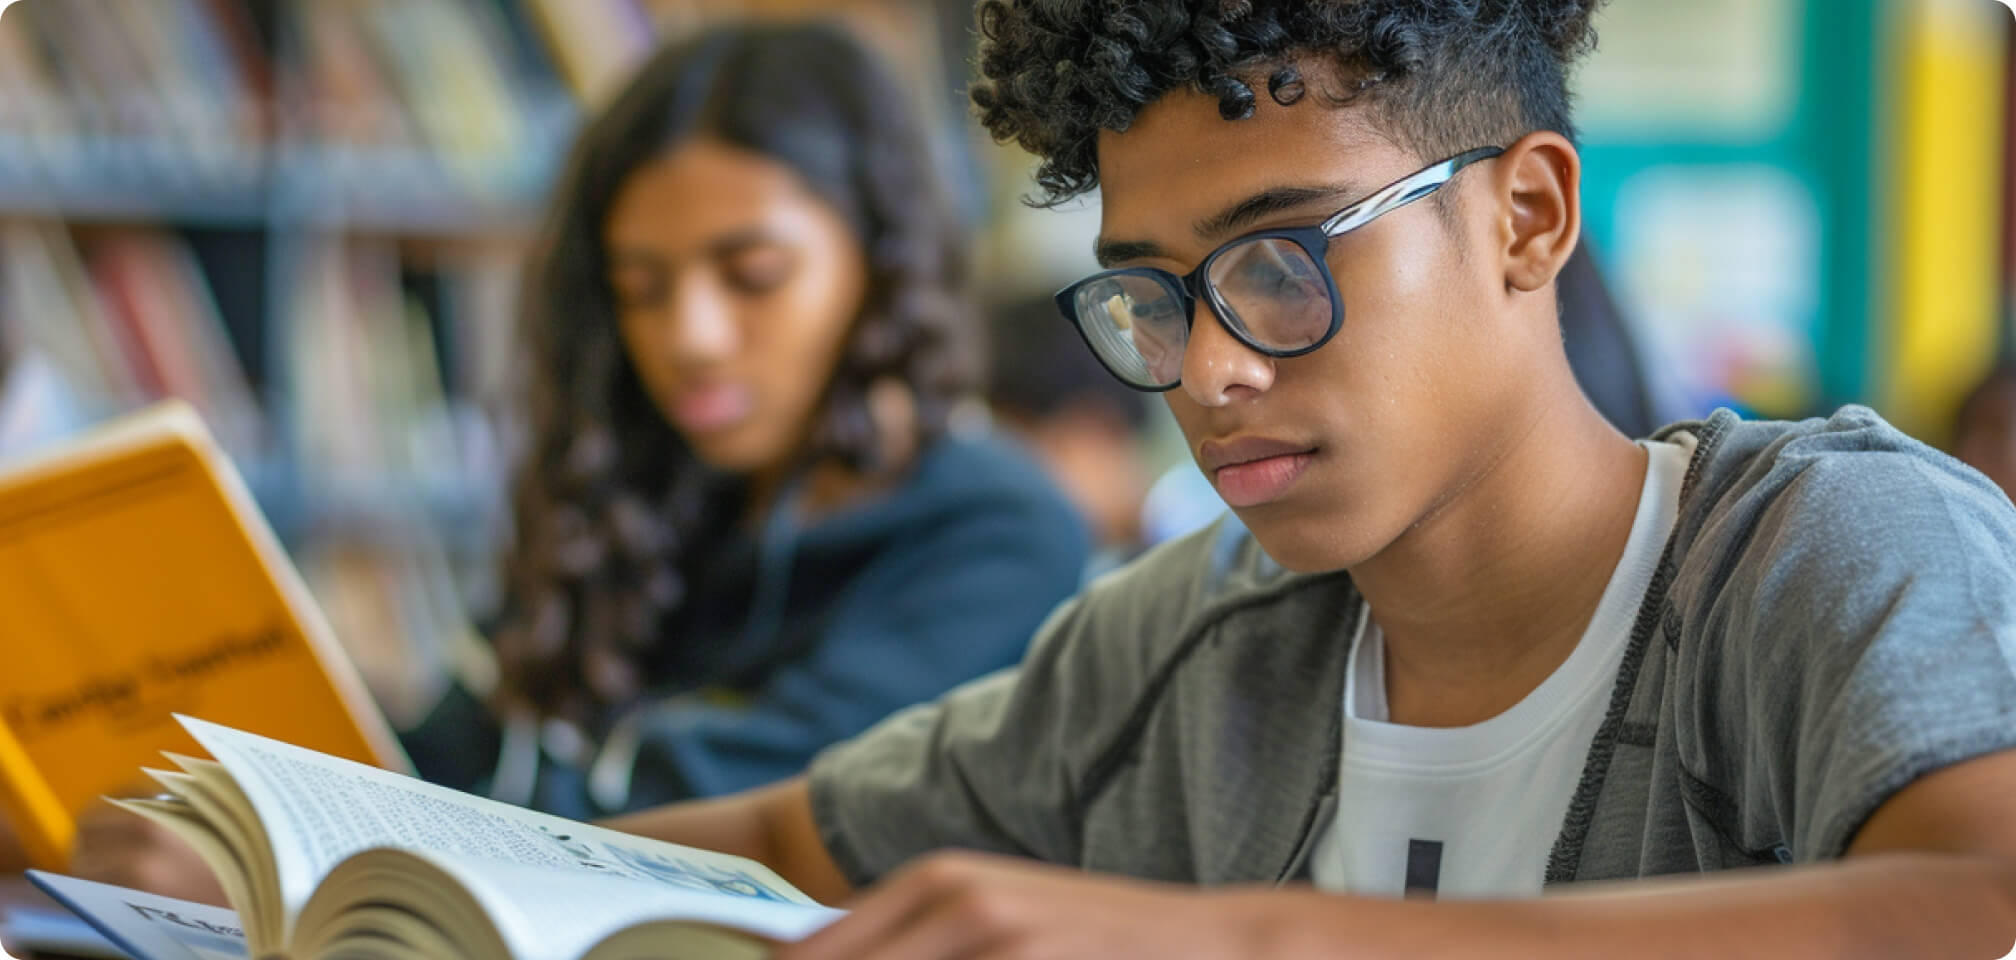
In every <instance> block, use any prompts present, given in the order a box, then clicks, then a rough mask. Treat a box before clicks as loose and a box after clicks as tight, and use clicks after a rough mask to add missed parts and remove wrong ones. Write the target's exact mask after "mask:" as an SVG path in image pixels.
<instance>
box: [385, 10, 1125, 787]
mask: <svg viewBox="0 0 2016 960" xmlns="http://www.w3.org/2000/svg"><path fill="white" fill-rule="evenodd" d="M934 180H935V178H934V176H933V175H932V172H931V169H930V166H929V154H928V153H927V151H926V148H925V144H924V142H923V140H922V138H921V135H920V133H919V131H918V129H917V127H916V125H915V122H914V121H913V120H912V119H911V117H910V115H909V100H908V99H907V98H906V97H905V95H904V94H903V92H902V90H901V89H900V88H898V87H897V86H896V85H895V84H894V83H893V82H892V81H891V80H890V79H889V78H888V77H887V75H886V74H885V73H884V71H883V70H882V68H881V67H879V66H878V65H877V64H876V63H874V62H873V60H872V58H871V57H870V56H869V55H868V54H867V53H866V52H865V51H864V50H863V49H862V48H861V47H860V45H859V44H858V43H857V42H856V41H854V40H853V39H851V38H850V37H849V36H848V35H847V34H846V33H844V32H842V31H840V30H838V29H835V28H832V27H827V26H798V25H770V26H761V25H738V26H722V27H716V28H711V29H709V30H706V31H704V32H702V33H700V34H698V35H697V36H694V37H691V38H688V39H686V40H683V41H681V42H678V43H675V44H673V45H672V46H670V47H669V48H667V49H666V50H665V51H664V52H662V53H660V54H658V55H656V56H654V57H653V58H652V59H651V60H650V61H648V62H647V63H646V64H645V65H644V66H643V68H642V69H641V70H640V71H639V72H638V73H637V74H636V76H635V77H634V78H633V79H632V80H631V81H630V82H629V83H628V84H627V85H626V86H625V87H624V88H623V89H622V91H621V92H619V93H618V94H617V95H616V97H615V99H614V100H613V101H612V102H611V104H610V105H609V107H608V108H607V109H606V110H605V111H604V112H603V113H602V114H601V116H599V117H598V118H596V119H595V120H594V121H593V122H592V123H590V124H589V125H588V127H587V129H586V131H585V132H584V133H583V134H582V136H581V140H580V143H579V145H578V146H577V147H576V148H575V153H574V156H573V159H572V161H571V163H570V164H569V166H568V172H567V173H566V174H565V175H564V176H563V178H562V181H561V185H560V188H559V191H558V193H557V195H556V200H555V210H554V213H553V215H552V217H551V220H550V221H549V227H548V234H547V236H546V238H545V240H544V242H543V243H542V244H541V245H540V247H539V249H538V254H537V257H536V260H535V263H534V266H533V270H532V281H531V282H532V286H531V290H530V293H529V295H528V298H527V303H526V326H525V330H526V336H527V341H526V344H525V348H524V351H525V352H524V356H525V359H526V361H527V363H528V365H529V367H530V384H529V386H530V399H531V402H532V407H531V415H530V420H529V422H530V425H531V441H530V449H529V452H528V456H527V459H526V463H525V466H524V468H523V469H522V470H521V472H520V473H519V476H518V480H517V483H516V489H515V492H514V495H515V501H516V505H517V508H516V519H517V523H516V527H517V531H518V534H517V535H518V542H517V545H516V547H515V548H514V550H513V552H512V554H511V556H510V560H509V564H508V568H507V574H506V580H505V584H506V589H507V600H506V601H505V604H504V617H503V620H502V622H501V623H500V624H499V626H498V628H497V629H496V631H495V636H496V650H497V657H498V680H499V683H498V686H497V688H496V690H495V691H494V692H490V693H489V695H488V697H487V701H488V702H481V701H482V700H483V699H485V698H479V697H478V696H476V695H473V694H472V693H471V692H469V691H466V690H461V689H457V690H455V691H453V692H451V693H450V694H449V697H448V699H447V701H446V702H444V703H443V704H441V705H440V706H439V707H437V708H436V709H435V710H434V711H433V713H432V715H431V716H430V717H429V718H428V720H427V721H426V722H425V723H424V724H423V725H421V726H420V727H419V728H417V729H416V730H414V731H413V732H412V734H411V735H410V736H409V737H408V738H407V743H408V747H409V750H410V751H411V753H412V755H413V758H414V760H415V762H416V764H417V766H418V768H419V770H420V771H421V773H422V774H423V775H425V776H428V777H430V778H432V779H435V780H438V781H440V782H443V783H448V784H450V785H454V786H460V787H465V788H480V789H485V790H487V791H489V792H491V793H492V794H493V795H496V796H499V797H501V798H504V799H508V800H511V801H513V802H517V803H524V804H529V805H531V806H535V807H539V808H542V809H547V810H552V811H557V812H560V813H564V814H567V815H569V816H575V817H589V816H598V815H603V814H609V813H616V812H621V811H626V810H629V809H633V808H636V807H640V806H648V805H655V804H659V803H663V802H665V801H667V800H673V799H679V798H684V797H693V796H708V795H713V794H720V793H727V792H731V791H736V790H742V789H746V788H749V787H754V786H758V785H761V784H764V783H767V782H769V781H771V780H773V779H776V778H779V777H783V776H787V775H789V774H791V773H793V772H795V771H797V770H799V769H802V768H803V767H804V766H805V765H806V764H807V763H808V762H809V761H810V760H811V757H812V754H813V753H814V752H816V751H817V750H819V749H820V748H821V747H823V746H825V745H826V744H828V743H830V742H833V741H835V740H838V739H840V738H842V737H845V736H848V735H850V734H852V733H855V732H857V731H859V730H861V729H864V728H866V727H867V726H868V725H869V724H871V723H873V722H875V721H876V720H879V719H881V718H882V717H883V716H884V715H886V714H888V713H891V712H893V711H895V710H897V709H899V708H901V707H904V706H907V705H909V704H911V703H915V702H918V701H922V700H927V699H930V698H932V697H934V696H936V695H937V694H938V693H940V692H942V691H944V690H946V689H949V688H950V687H952V686H954V685H956V684H958V683H960V682H962V681H964V680H967V679H971V678H972V677H976V676H978V675H980V674H982V673H985V672H988V671H990V670H994V669H998V668H1000V667H1004V666H1008V665H1009V664H1012V663H1014V662H1016V661H1017V660H1018V659H1020V657H1021V654H1022V652H1023V645H1024V644H1025V643H1026V642H1027V639H1028V637H1029V635H1030V633H1031V632H1032V631H1033V630H1034V628H1035V626H1036V625H1037V623H1038V622H1039V621H1040V620H1041V619H1042V618H1043V617H1044V615H1046V614H1047V613H1048V612H1049V611H1050V609H1051V607H1052V606H1054V605H1055V604H1056V603H1057V602H1058V601H1060V600H1062V599H1063V598H1064V597H1065V596H1066V595H1067V594H1069V593H1070V592H1071V590H1072V589H1073V588H1074V587H1075V586H1076V583H1077V577H1076V572H1077V570H1078V568H1079V567H1080V566H1082V564H1083V561H1084V550H1085V547H1084V543H1083V533H1082V532H1081V530H1080V528H1079V526H1078V525H1077V522H1076V521H1075V520H1074V519H1073V518H1072V517H1071V515H1070V513H1069V507H1068V506H1067V504H1066V503H1065V502H1064V501H1063V500H1062V498H1060V497H1059V496H1058V495H1057V493H1056V491H1055V489H1054V488H1053V487H1051V486H1050V485H1049V484H1048V483H1047V482H1046V481H1045V480H1044V479H1043V478H1042V475H1041V474H1040V472H1039V471H1038V470H1037V469H1036V468H1035V466H1034V465H1033V464H1031V463H1029V462H1027V461H1026V460H1024V459H1022V458H1021V457H1019V456H1018V455H1016V454H1014V453H1012V452H1011V451H1010V450H1009V449H1008V448H1007V447H1005V446H1003V445H1001V444H999V443H996V442H994V441H992V440H990V439H988V438H986V437H984V436H964V435H955V434H953V433H951V432H950V431H949V430H948V419H949V417H950V415H951V413H952V411H953V408H954V406H955V404H956V403H957V402H958V401H959V400H960V399H961V398H962V395H964V394H965V393H967V392H969V391H970V390H971V388H972V387H974V386H975V383H976V381H975V379H974V378H975V376H976V375H977V373H978V372H979V371H977V370H975V369H973V366H974V365H973V363H972V362H971V359H970V357H969V356H968V352H969V351H970V350H971V349H972V348H973V347H974V346H975V344H974V343H973V340H974V339H975V337H976V335H977V333H978V331H977V330H974V329H972V326H973V324H974V321H975V317H974V315H973V314H972V313H971V311H970V308H969V306H968V303H967V300H966V298H965V293H964V290H963V288H962V282H963V277H964V271H965V266H964V264H963V263H962V262H961V259H960V257H961V254H960V251H961V249H962V248H963V246H964V245H963V244H962V242H961V238H960V237H959V236H958V231H957V226H956V223H955V221H954V220H953V218H952V217H951V216H950V214H949V213H948V211H947V209H946V208H945V206H944V205H943V203H942V202H941V200H940V199H939V195H938V194H937V193H936V192H935V190H936V188H935V187H934V186H933V183H934Z"/></svg>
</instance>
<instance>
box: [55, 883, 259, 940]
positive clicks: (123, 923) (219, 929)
mask: <svg viewBox="0 0 2016 960" xmlns="http://www.w3.org/2000/svg"><path fill="white" fill-rule="evenodd" d="M28 879H29V880H31V881H33V882H34V884H35V885H36V886H37V887H40V888H42V891H43V892H44V893H47V894H49V896H51V897H53V898H54V899H55V900H56V901H57V902H58V903H61V904H62V905H64V906H65V907H68V908H70V912H71V913H74V914H76V915H77V916H79V917H81V918H83V920H84V922H86V923H89V924H90V925H91V926H92V927H94V928H96V929H97V931H98V932H99V933H101V934H104V935H105V938H106V939H108V940H110V941H112V942H113V943H115V944H117V945H118V946H119V949H121V950H124V951H126V952H127V953H129V954H131V955H133V956H135V957H145V958H147V960H244V958H245V957H246V956H247V953H246V948H245V929H244V927H243V926H241V925H240V924H239V922H238V915H237V914H235V913H232V912H231V911H229V910H226V909H224V908H223V907H213V906H210V905H208V904H203V903H191V902H190V901H187V900H176V899H174V898H172V897H157V896H155V895H154V894H151V893H141V892H140V891H138V890H128V889H126V888H125V887H115V886H113V885H111V884H109V883H94V882H92V881H90V880H79V879H77V878H75V877H66V876H63V875H62V874H56V873H44V872H42V871H40V870H31V871H29V872H28Z"/></svg>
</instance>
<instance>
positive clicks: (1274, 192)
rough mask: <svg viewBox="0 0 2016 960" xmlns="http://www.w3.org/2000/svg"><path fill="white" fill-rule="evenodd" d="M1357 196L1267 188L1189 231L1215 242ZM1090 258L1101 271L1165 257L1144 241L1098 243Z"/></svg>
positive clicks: (1340, 189)
mask: <svg viewBox="0 0 2016 960" xmlns="http://www.w3.org/2000/svg"><path fill="white" fill-rule="evenodd" d="M1358 192H1359V191H1358V188H1357V187H1356V186H1354V185H1352V184H1349V183H1337V184H1329V185H1323V186H1315V185H1303V186H1285V187H1270V188H1268V189H1266V190H1262V191H1260V192H1259V193H1256V194H1253V195H1252V196H1250V197H1247V198H1245V199H1243V200H1240V201H1238V202H1236V203H1234V204H1232V205H1231V206H1229V207H1226V208H1225V209H1223V210H1221V211H1219V212H1217V213H1215V214H1212V215H1211V216H1208V217H1205V218H1203V219H1202V220H1199V221H1197V222H1196V223H1195V224H1194V225H1192V226H1191V230H1192V231H1193V232H1195V233H1196V234H1197V237H1198V239H1200V240H1205V241H1210V240H1216V239H1218V238H1220V237H1223V236H1225V235H1226V234H1229V233H1232V232H1234V231H1236V230H1239V229H1241V228H1244V227H1247V226H1249V225H1251V224H1253V223H1256V222H1258V221H1260V220H1263V219H1265V218H1267V217H1270V216H1273V215H1274V214H1277V213H1281V212H1283V211H1287V210H1297V209H1300V208H1302V207H1306V206H1308V205H1310V204H1312V203H1315V202H1316V201H1318V200H1326V201H1331V202H1335V203H1337V204H1338V205H1339V206H1342V205H1343V202H1342V201H1343V199H1344V198H1345V197H1352V196H1356V195H1357V194H1358ZM1092 254H1093V256H1094V257H1096V258H1097V259H1098V260H1099V265H1100V266H1102V267H1110V266H1112V265H1113V264H1115V263H1120V262H1123V261H1127V260H1144V259H1147V258H1150V257H1167V256H1168V253H1167V251H1165V250H1163V248H1162V246H1161V245H1160V244H1157V243H1154V242H1152V241H1147V240H1106V239H1101V240H1099V242H1098V243H1096V244H1094V245H1093V247H1092Z"/></svg>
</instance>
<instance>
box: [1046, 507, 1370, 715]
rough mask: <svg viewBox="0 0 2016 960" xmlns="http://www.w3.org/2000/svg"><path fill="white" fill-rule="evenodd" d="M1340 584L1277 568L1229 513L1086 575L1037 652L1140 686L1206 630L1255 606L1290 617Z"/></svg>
mask: <svg viewBox="0 0 2016 960" xmlns="http://www.w3.org/2000/svg"><path fill="white" fill-rule="evenodd" d="M1345 582H1348V581H1347V580H1346V578H1345V577H1344V575H1343V574H1329V575H1310V574H1297V573H1293V572H1290V571H1288V570H1286V569H1284V568H1282V567H1281V566H1280V565H1279V564H1277V563H1275V562H1274V561H1273V560H1272V559H1271V558H1269V557H1268V556H1267V555H1266V553H1265V552H1263V551H1262V550H1261V549H1260V546H1259V544H1258V543H1257V542H1256V541H1255V540H1254V539H1253V537H1252V535H1251V534H1249V533H1248V532H1247V531H1246V529H1245V527H1243V526H1241V525H1240V524H1239V521H1238V518H1237V517H1235V516H1233V515H1232V514H1230V513H1227V514H1225V515H1224V516H1223V517H1221V518H1220V519H1219V520H1218V521H1217V522H1215V523H1212V524H1211V525H1209V526H1206V527H1204V528H1203V529H1201V530H1198V531H1196V532H1195V533H1191V534H1189V535H1187V536H1184V537H1180V538H1178V539H1175V540H1171V541H1169V542H1167V543H1164V544H1161V545H1159V546H1157V547H1155V548H1154V549H1151V550H1149V551H1148V552H1147V553H1145V554H1143V555H1142V556H1140V557H1138V558H1136V559H1135V560H1134V561H1132V562H1130V563H1128V564H1126V565H1125V566H1122V567H1120V568H1119V569H1117V570H1114V571H1112V572H1110V573H1107V574H1105V575H1103V576H1101V577H1099V578H1098V579H1096V580H1094V581H1092V582H1091V583H1090V584H1089V585H1087V586H1086V587H1085V589H1084V590H1083V591H1081V592H1080V594H1079V595H1078V597H1077V598H1075V599H1074V600H1073V601H1072V602H1071V603H1070V604H1067V605H1066V606H1065V607H1064V608H1062V609H1060V610H1059V611H1058V613H1057V615H1056V616H1055V617H1053V618H1052V621H1051V622H1050V623H1049V624H1048V625H1046V627H1045V629H1044V630H1043V632H1042V634H1041V635H1040V636H1039V638H1038V645H1037V649H1038V652H1039V654H1047V655H1049V656H1054V657H1058V658H1061V659H1065V660H1094V661H1099V662H1102V663H1105V664H1107V665H1108V666H1109V667H1111V668H1113V669H1114V670H1116V672H1118V673H1120V674H1122V675H1125V676H1127V677H1129V678H1130V680H1131V682H1132V683H1134V684H1136V685H1138V684H1139V683H1140V682H1144V681H1145V680H1146V679H1147V678H1148V676H1149V675H1150V674H1152V673H1154V672H1157V671H1158V670H1159V669H1161V668H1162V667H1163V666H1165V665H1167V664H1168V663H1169V662H1170V661H1171V660H1172V659H1176V658H1180V657H1181V656H1183V654H1184V652H1185V650H1186V649H1187V648H1188V647H1189V646H1190V645H1191V643H1192V641H1193V639H1194V638H1196V637H1197V636H1198V635H1199V634H1200V633H1202V632H1204V631H1206V630H1208V629H1209V628H1211V627H1213V626H1217V625H1220V624H1223V623H1225V622H1227V621H1228V620H1234V619H1236V618H1238V617H1239V616H1240V615H1241V614H1242V613H1250V612H1254V611H1256V610H1264V611H1267V612H1270V613H1277V614H1280V615H1282V616H1285V617H1287V618H1288V619H1291V620H1292V619H1294V618H1295V614H1294V612H1293V611H1294V609H1296V608H1298V607H1299V606H1301V605H1307V604H1309V603H1310V602H1311V601H1312V599H1316V598H1323V597H1330V598H1333V599H1334V593H1335V591H1332V590H1326V589H1324V587H1323V585H1326V584H1338V583H1345ZM1318 602H1321V601H1320V600H1319V601H1318Z"/></svg>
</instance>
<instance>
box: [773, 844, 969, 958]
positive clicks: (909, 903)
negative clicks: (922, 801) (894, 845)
mask: <svg viewBox="0 0 2016 960" xmlns="http://www.w3.org/2000/svg"><path fill="white" fill-rule="evenodd" d="M966 882H967V881H966V880H965V877H964V874H963V871H962V868H961V867H960V866H959V865H958V863H957V862H956V860H954V859H952V858H944V857H933V858H930V859H928V860H926V861H925V862H923V863H922V864H919V865H918V866H916V867H912V868H909V869H905V870H902V871H899V872H897V873H896V874H895V875H894V876H892V877H890V878H889V880H888V881H887V882H885V883H884V884H883V885H881V886H879V887H876V888H874V889H872V890H870V891H869V892H868V893H867V894H866V895H864V896H862V897H860V898H859V899H857V900H856V901H855V902H854V903H852V904H850V905H849V911H848V913H847V915H846V916H844V917H841V918H840V919H838V920H836V921H834V922H833V923H832V924H831V925H829V926H827V927H826V928H824V929H822V930H820V931H819V932H818V933H815V934H813V935H812V936H810V937H807V938H805V939H804V940H802V941H800V942H798V943H796V944H792V945H790V946H788V947H786V948H784V949H782V950H780V951H778V952H777V954H776V960H854V958H857V957H863V956H876V957H879V956H881V954H880V953H879V952H878V951H879V948H880V946H881V945H882V944H884V943H887V942H888V941H889V940H890V939H891V938H893V937H894V936H896V934H897V932H898V931H900V930H901V929H902V928H903V927H904V926H905V925H906V924H908V923H909V922H910V921H911V919H912V918H913V917H915V916H916V915H918V914H921V913H922V912H923V911H924V910H926V909H927V908H928V907H929V906H930V904H931V903H932V901H934V900H937V899H939V898H940V897H942V896H944V895H946V892H947V891H948V890H952V889H957V888H958V887H959V886H960V885H962V884H964V883H966Z"/></svg>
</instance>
